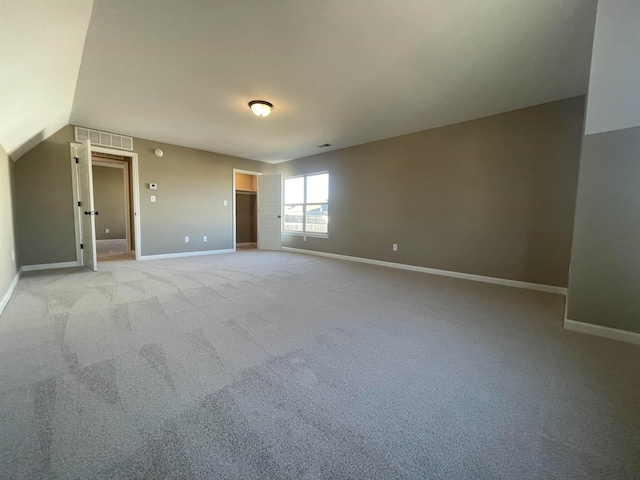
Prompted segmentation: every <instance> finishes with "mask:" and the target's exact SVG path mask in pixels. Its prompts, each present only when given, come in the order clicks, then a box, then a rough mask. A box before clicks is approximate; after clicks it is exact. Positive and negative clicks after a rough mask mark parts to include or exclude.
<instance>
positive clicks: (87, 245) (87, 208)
mask: <svg viewBox="0 0 640 480" xmlns="http://www.w3.org/2000/svg"><path fill="white" fill-rule="evenodd" d="M76 158H77V159H78V160H77V163H76V168H77V170H78V176H77V178H78V193H79V197H80V208H79V210H80V243H81V244H82V264H83V265H84V266H85V267H87V268H89V269H91V270H93V271H94V272H95V271H97V270H98V258H97V255H96V219H95V215H98V212H95V211H94V205H93V171H92V164H91V141H89V140H85V141H84V142H82V144H81V145H79V146H78V147H77V148H76Z"/></svg>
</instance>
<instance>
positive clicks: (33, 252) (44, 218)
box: [14, 126, 76, 266]
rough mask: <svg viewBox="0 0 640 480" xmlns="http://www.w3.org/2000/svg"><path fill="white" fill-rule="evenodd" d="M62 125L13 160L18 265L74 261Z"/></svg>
mask: <svg viewBox="0 0 640 480" xmlns="http://www.w3.org/2000/svg"><path fill="white" fill-rule="evenodd" d="M72 139H73V128H72V127H69V126H67V127H64V128H62V129H60V130H58V131H57V132H56V133H54V134H53V135H52V136H50V137H49V138H47V139H46V140H44V141H42V142H40V143H39V144H38V145H36V146H35V147H34V148H32V149H31V150H29V151H28V152H27V153H25V154H24V155H23V156H22V157H20V159H19V160H18V161H16V162H15V165H14V169H15V188H16V217H17V219H16V227H17V230H16V241H17V244H18V260H19V262H20V265H21V266H22V265H38V264H42V263H56V262H70V261H75V260H76V247H75V229H74V223H73V208H74V201H73V191H72V184H71V156H70V152H69V142H70V141H71V140H72Z"/></svg>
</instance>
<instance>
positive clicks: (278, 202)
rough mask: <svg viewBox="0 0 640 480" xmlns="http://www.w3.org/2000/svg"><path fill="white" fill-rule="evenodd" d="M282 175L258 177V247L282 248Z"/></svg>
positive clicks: (262, 248)
mask: <svg viewBox="0 0 640 480" xmlns="http://www.w3.org/2000/svg"><path fill="white" fill-rule="evenodd" d="M281 216H282V175H260V176H259V177H258V248H259V249H260V250H282V237H281V228H282V220H281Z"/></svg>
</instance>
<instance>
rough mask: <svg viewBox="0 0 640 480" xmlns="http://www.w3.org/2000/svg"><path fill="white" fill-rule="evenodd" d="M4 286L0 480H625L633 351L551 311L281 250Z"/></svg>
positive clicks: (541, 301)
mask: <svg viewBox="0 0 640 480" xmlns="http://www.w3.org/2000/svg"><path fill="white" fill-rule="evenodd" d="M100 269H101V271H99V272H97V273H91V272H89V271H86V270H82V269H67V270H57V271H46V272H30V273H28V274H25V275H24V276H23V277H22V278H21V280H20V282H19V284H18V287H17V289H16V291H15V294H14V296H13V298H12V299H11V301H10V302H9V305H8V306H7V308H6V309H5V313H4V314H3V315H2V317H0V465H1V468H0V477H2V478H11V479H19V478H82V479H88V478H92V479H93V478H100V479H103V478H113V479H134V478H154V479H155V478H163V479H165V478H176V479H194V478H211V479H289V478H291V479H321V478H322V479H394V478H405V479H468V478H477V479H498V478H501V479H579V478H580V479H637V478H639V475H640V409H639V408H638V407H639V405H640V369H639V368H638V367H639V365H640V348H638V347H637V346H633V345H629V344H625V343H619V342H615V341H612V340H606V339H602V338H598V337H592V336H587V335H583V334H579V333H574V332H568V331H565V330H563V329H562V327H561V323H562V313H563V300H564V299H563V297H561V296H559V295H553V294H548V293H541V292H534V291H528V290H521V289H515V288H509V287H501V286H497V285H488V284H482V283H475V282H469V281H464V280H456V279H451V278H445V277H436V276H430V275H425V274H420V273H414V272H407V271H401V270H394V269H387V268H383V267H376V266H371V265H363V264H355V263H349V262H343V261H338V260H331V259H325V258H318V257H312V256H305V255H298V254H293V253H284V252H260V251H244V252H239V253H235V254H229V255H216V256H207V257H190V258H183V259H171V260H158V261H145V262H108V263H105V264H101V265H100Z"/></svg>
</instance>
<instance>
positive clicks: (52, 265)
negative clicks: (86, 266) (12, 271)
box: [20, 261, 82, 272]
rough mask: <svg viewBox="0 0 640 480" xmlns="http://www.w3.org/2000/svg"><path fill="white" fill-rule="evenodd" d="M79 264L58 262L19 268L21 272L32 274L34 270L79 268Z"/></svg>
mask: <svg viewBox="0 0 640 480" xmlns="http://www.w3.org/2000/svg"><path fill="white" fill-rule="evenodd" d="M81 266H82V265H81V264H80V262H77V261H72V262H58V263H41V264H40V265H23V266H22V267H21V268H20V271H21V272H32V271H34V270H53V269H54V268H70V267H81Z"/></svg>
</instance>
